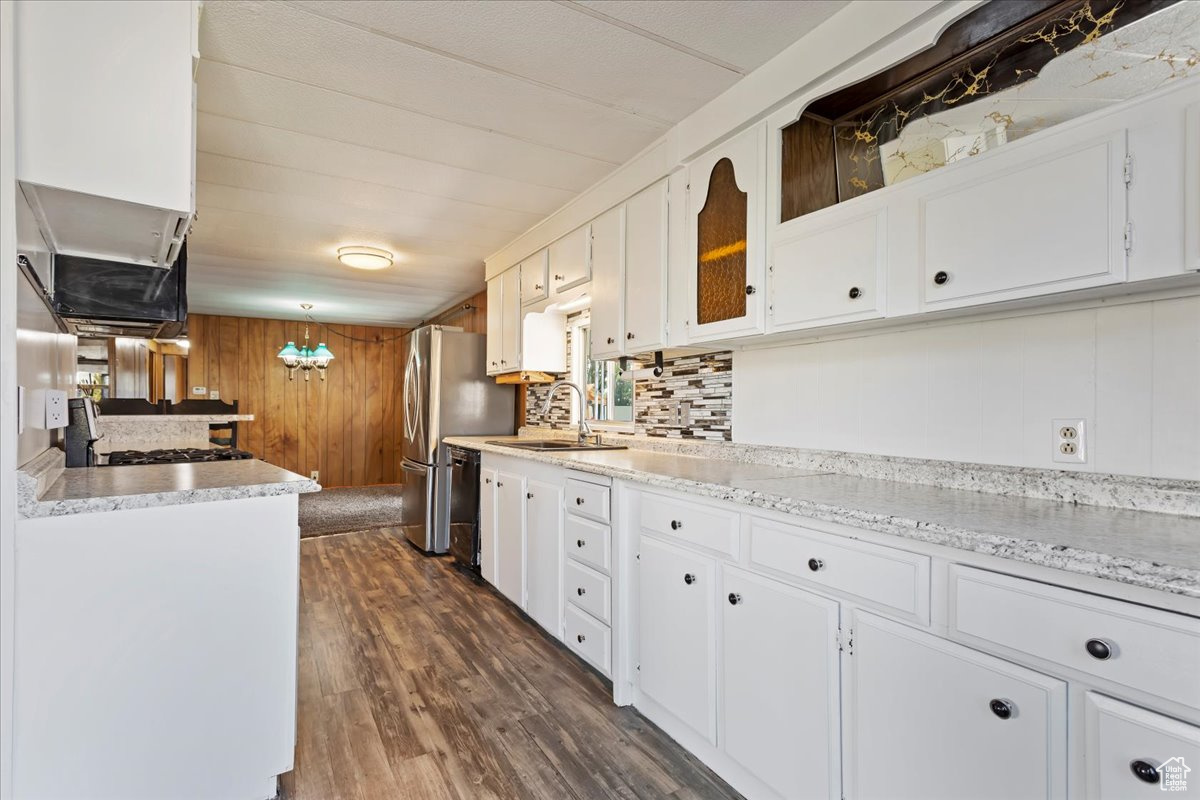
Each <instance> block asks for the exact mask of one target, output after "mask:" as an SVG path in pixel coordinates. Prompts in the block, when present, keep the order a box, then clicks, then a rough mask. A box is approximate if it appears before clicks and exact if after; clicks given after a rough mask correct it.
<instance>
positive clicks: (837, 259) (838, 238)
mask: <svg viewBox="0 0 1200 800" xmlns="http://www.w3.org/2000/svg"><path fill="white" fill-rule="evenodd" d="M859 202H860V203H861V202H863V201H859ZM860 208H861V206H860ZM852 210H854V209H852ZM841 212H843V209H830V210H826V211H823V212H820V213H818V214H815V215H813V216H811V217H805V218H803V219H800V220H797V221H795V222H793V223H792V224H791V225H789V226H788V231H789V233H788V235H787V236H783V237H780V239H779V240H778V241H777V242H776V243H775V245H774V247H773V249H772V259H771V268H770V273H769V276H768V282H769V283H770V292H771V300H770V302H771V308H770V312H769V314H768V316H769V318H770V321H769V323H768V326H769V329H770V330H772V331H786V330H796V329H799V328H810V327H816V326H819V325H832V324H835V323H839V322H852V321H857V320H863V319H874V318H877V317H880V316H882V315H883V313H882V312H883V308H884V306H883V287H884V277H885V276H886V274H887V207H886V205H885V206H884V207H883V208H880V209H878V210H875V211H872V212H870V213H867V214H862V213H861V212H860V211H859V210H855V214H854V215H853V216H851V217H850V218H847V215H846V214H845V213H841Z"/></svg>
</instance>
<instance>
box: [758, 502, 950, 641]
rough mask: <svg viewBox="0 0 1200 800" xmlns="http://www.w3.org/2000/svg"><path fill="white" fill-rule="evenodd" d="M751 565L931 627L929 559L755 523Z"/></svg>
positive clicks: (793, 528) (791, 527)
mask: <svg viewBox="0 0 1200 800" xmlns="http://www.w3.org/2000/svg"><path fill="white" fill-rule="evenodd" d="M750 562H751V563H752V564H755V565H757V566H760V567H765V568H767V569H770V570H776V571H778V572H784V573H787V574H788V575H792V576H794V577H795V578H797V579H799V580H801V581H802V582H804V583H806V584H810V585H813V586H819V587H823V588H826V589H829V590H832V591H834V592H838V593H840V594H846V595H850V596H852V597H854V598H856V599H859V600H863V601H866V602H867V603H870V604H873V605H876V606H880V607H882V608H884V609H887V610H888V611H892V612H894V613H898V614H901V615H903V616H905V617H908V618H909V619H912V620H914V621H916V622H920V623H922V624H928V622H929V557H928V556H923V555H918V554H916V553H906V552H904V551H903V550H894V549H892V548H890V547H881V546H879V545H874V544H868V543H866V542H859V541H852V540H843V539H841V538H840V537H837V536H834V535H832V534H826V533H820V532H817V531H810V530H808V529H807V528H800V527H797V526H794V525H785V524H783V523H779V522H773V521H771V520H764V519H755V520H754V521H753V522H752V523H751V528H750Z"/></svg>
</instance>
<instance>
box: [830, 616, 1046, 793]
mask: <svg viewBox="0 0 1200 800" xmlns="http://www.w3.org/2000/svg"><path fill="white" fill-rule="evenodd" d="M852 638H853V654H852V655H850V656H849V657H848V658H847V659H846V663H847V664H848V671H847V674H848V678H847V680H848V681H849V684H850V701H849V703H848V708H847V710H846V715H845V720H844V724H845V725H846V727H847V737H846V755H847V763H848V765H849V769H848V770H847V774H846V780H847V784H848V785H847V787H846V788H847V796H852V797H858V798H864V800H865V799H866V798H887V800H901V799H902V798H913V800H936V798H945V799H946V800H958V799H959V798H963V797H970V798H973V799H975V800H990V799H992V798H994V800H1011V798H1015V797H1019V798H1023V800H1032V798H1062V797H1065V796H1066V735H1067V734H1066V710H1067V695H1066V684H1065V683H1063V682H1062V681H1059V680H1056V679H1054V678H1050V677H1048V676H1046V675H1042V674H1041V673H1038V672H1034V671H1033V670H1029V669H1025V668H1024V667H1019V666H1017V665H1015V664H1010V663H1008V662H1007V661H1001V660H1000V659H998V658H993V657H992V656H989V655H985V654H983V653H979V652H977V651H975V650H970V649H968V648H966V647H963V646H961V645H957V644H954V643H952V642H948V641H946V640H944V639H939V638H937V637H934V636H931V635H929V634H927V633H923V632H921V631H918V630H915V629H912V628H909V627H907V626H904V625H900V624H898V623H895V622H889V621H887V620H884V619H880V618H879V617H875V616H873V615H871V614H866V613H863V612H855V614H854V622H853V637H852Z"/></svg>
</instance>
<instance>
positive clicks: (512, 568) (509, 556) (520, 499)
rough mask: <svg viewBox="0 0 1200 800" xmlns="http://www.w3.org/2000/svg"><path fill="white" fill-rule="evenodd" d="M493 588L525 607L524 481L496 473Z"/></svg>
mask: <svg viewBox="0 0 1200 800" xmlns="http://www.w3.org/2000/svg"><path fill="white" fill-rule="evenodd" d="M496 588H497V589H499V590H500V593H501V594H502V595H504V596H505V597H507V598H508V599H509V600H512V601H513V602H514V603H516V604H517V605H519V606H520V607H521V608H525V479H524V478H523V477H521V476H520V475H514V474H512V473H509V472H499V473H497V474H496Z"/></svg>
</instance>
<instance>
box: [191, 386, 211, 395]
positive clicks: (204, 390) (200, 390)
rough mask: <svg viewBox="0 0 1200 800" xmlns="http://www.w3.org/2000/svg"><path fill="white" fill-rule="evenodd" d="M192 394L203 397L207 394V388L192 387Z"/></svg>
mask: <svg viewBox="0 0 1200 800" xmlns="http://www.w3.org/2000/svg"><path fill="white" fill-rule="evenodd" d="M192 394H194V395H199V396H200V397H203V396H204V395H206V394H208V387H207V386H193V387H192Z"/></svg>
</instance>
